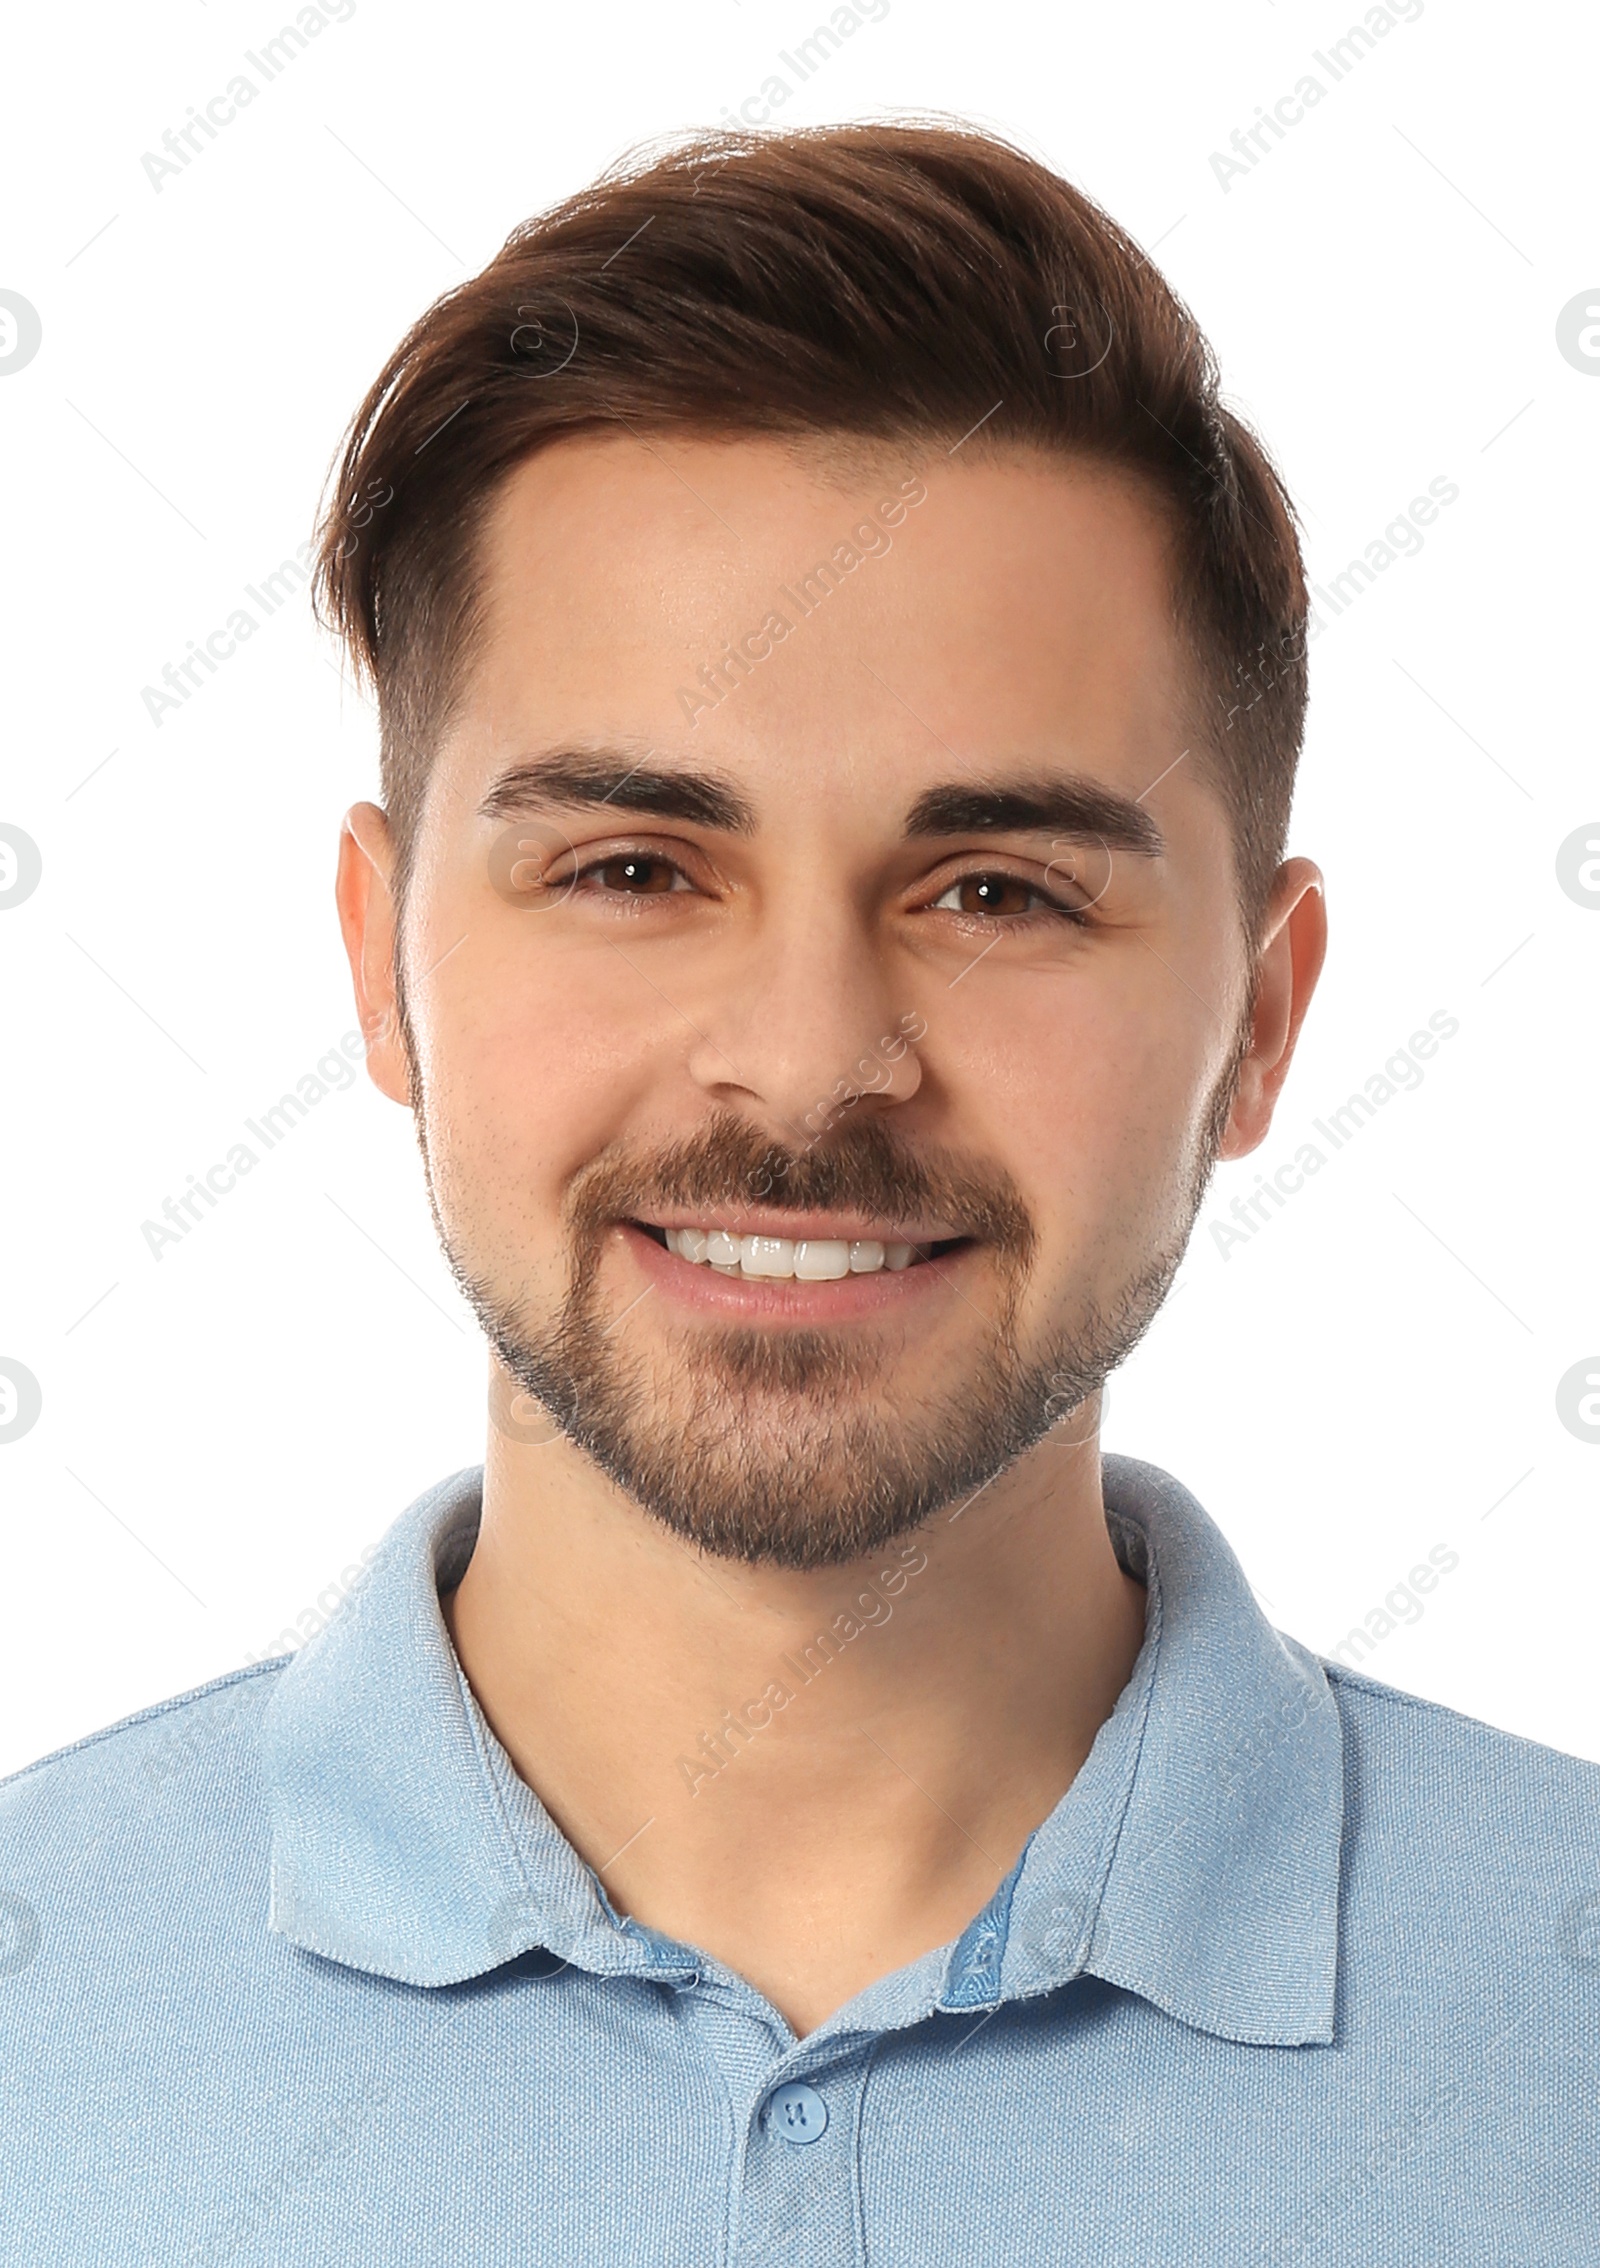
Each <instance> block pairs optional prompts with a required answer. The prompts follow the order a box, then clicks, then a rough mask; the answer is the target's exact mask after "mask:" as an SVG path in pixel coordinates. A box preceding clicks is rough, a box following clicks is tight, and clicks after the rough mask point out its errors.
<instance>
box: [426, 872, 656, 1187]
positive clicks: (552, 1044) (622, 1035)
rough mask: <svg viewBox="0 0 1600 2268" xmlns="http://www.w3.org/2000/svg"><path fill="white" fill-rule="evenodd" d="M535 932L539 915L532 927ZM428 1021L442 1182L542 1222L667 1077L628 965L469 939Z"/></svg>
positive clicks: (432, 985)
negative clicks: (506, 1203)
mask: <svg viewBox="0 0 1600 2268" xmlns="http://www.w3.org/2000/svg"><path fill="white" fill-rule="evenodd" d="M522 918H523V919H524V920H526V921H528V922H530V923H531V922H533V921H536V920H538V919H539V918H541V917H540V916H538V915H527V916H523V917H522ZM426 995H427V997H426V1000H425V1002H424V1003H423V1005H422V1006H421V1008H420V1009H419V1010H415V1011H414V1014H413V1021H414V1023H415V1026H416V1030H417V1040H418V1050H419V1054H420V1055H421V1058H422V1068H423V1079H424V1086H425V1090H426V1093H427V1097H428V1112H429V1123H430V1138H431V1141H432V1144H433V1147H434V1149H435V1151H436V1152H448V1153H449V1154H448V1156H440V1157H439V1158H438V1160H437V1163H438V1167H439V1170H440V1172H441V1174H443V1175H449V1176H450V1177H451V1178H455V1179H457V1180H460V1179H461V1178H462V1176H463V1175H465V1176H466V1177H467V1178H469V1179H470V1181H471V1183H472V1185H473V1187H474V1189H475V1190H476V1189H478V1188H482V1189H483V1190H485V1192H488V1191H492V1190H493V1189H494V1188H495V1187H496V1186H506V1187H510V1188H514V1189H515V1190H516V1191H517V1192H518V1193H519V1201H521V1202H526V1201H527V1200H528V1199H529V1198H531V1199H532V1201H533V1203H534V1206H535V1208H536V1209H537V1210H539V1211H545V1210H548V1209H550V1208H552V1207H554V1206H555V1205H557V1204H558V1203H559V1201H560V1197H561V1193H562V1190H563V1188H564V1186H565V1184H566V1182H567V1181H568V1180H569V1179H570V1177H571V1175H572V1174H573V1173H575V1172H576V1171H577V1170H578V1169H579V1168H580V1167H582V1166H584V1165H586V1164H587V1163H589V1162H590V1160H592V1159H593V1158H594V1156H595V1155H596V1153H597V1152H598V1151H600V1150H601V1149H603V1148H604V1147H605V1146H606V1144H607V1143H608V1142H611V1141H613V1140H614V1139H615V1138H616V1137H617V1134H618V1133H619V1131H620V1130H621V1129H622V1128H623V1127H624V1126H625V1125H626V1123H627V1122H628V1120H629V1119H630V1117H631V1115H632V1114H633V1112H634V1110H635V1109H636V1107H637V1104H638V1101H639V1097H640V1095H641V1093H642V1092H643V1091H644V1090H645V1089H646V1087H647V1085H648V1081H649V1078H650V1076H651V1075H652V1072H653V1071H654V1070H656V1069H658V1068H659V1061H660V1054H661V1049H662V1046H663V1044H664V1042H665V1039H666V1038H667V1037H669V1036H670V1035H664V1034H663V1031H662V1017H663V1013H664V1011H663V1008H662V1004H661V1002H660V1000H659V999H658V998H657V996H656V995H655V994H654V993H653V992H652V991H651V989H650V987H649V986H648V985H646V984H645V983H644V982H643V981H642V980H641V979H639V978H638V977H636V976H635V975H634V973H633V972H632V970H630V969H629V968H628V966H627V964H626V962H624V961H622V960H620V959H619V958H618V956H617V955H615V954H613V953H610V952H603V953H601V954H599V955H596V954H593V953H584V952H569V951H563V950H561V949H560V947H559V946H557V945H555V944H554V941H552V943H551V944H549V945H547V944H545V943H544V942H543V941H542V940H537V939H525V938H523V937H521V936H519V935H517V934H515V933H514V932H513V933H510V934H506V933H504V932H503V930H502V932H501V933H500V934H491V935H490V936H489V937H486V938H482V939H474V938H473V937H471V936H469V937H468V938H467V940H466V942H465V943H464V944H463V945H462V946H461V947H460V949H459V951H457V952H455V953H452V954H451V955H450V956H449V958H448V960H447V961H446V962H444V963H443V964H442V965H441V966H440V968H439V969H438V971H437V973H436V975H435V976H434V977H433V978H432V979H430V980H429V984H428V986H427V987H426Z"/></svg>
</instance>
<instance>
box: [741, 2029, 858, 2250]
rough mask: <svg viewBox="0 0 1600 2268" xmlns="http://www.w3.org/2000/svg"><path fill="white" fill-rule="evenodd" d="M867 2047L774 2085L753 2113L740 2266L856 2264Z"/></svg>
mask: <svg viewBox="0 0 1600 2268" xmlns="http://www.w3.org/2000/svg"><path fill="white" fill-rule="evenodd" d="M869 2052H870V2051H869V2050H868V2049H866V2048H863V2049H860V2050H857V2051H855V2052H853V2053H850V2054H847V2055H844V2056H841V2057H840V2058H839V2059H838V2060H837V2061H835V2062H832V2063H829V2064H827V2065H825V2066H823V2067H821V2068H814V2069H812V2070H811V2071H810V2072H809V2073H808V2075H807V2076H806V2077H805V2078H803V2079H802V2078H793V2079H782V2080H779V2081H778V2082H777V2084H776V2085H774V2086H770V2087H769V2088H768V2089H767V2091H766V2093H765V2094H764V2095H763V2096H762V2097H761V2098H760V2100H759V2101H758V2102H757V2104H756V2106H755V2108H754V2110H753V2111H752V2113H751V2118H750V2127H749V2133H748V2136H747V2141H746V2149H745V2161H744V2184H743V2197H742V2199H741V2205H740V2215H739V2231H738V2238H737V2243H736V2246H735V2249H734V2253H733V2256H732V2258H733V2263H734V2264H735V2268H801V2264H802V2263H803V2264H804V2268H855V2264H856V2262H857V2260H858V2257H859V2247H858V2238H857V2229H858V2223H859V2214H858V2200H857V2194H856V2192H857V2184H858V2167H857V2164H856V2148H855V2132H856V2124H857V2109H858V2105H859V2102H860V2096H861V2088H862V2084H863V2081H864V2079H865V2077H866V2069H867V2063H868V2060H869Z"/></svg>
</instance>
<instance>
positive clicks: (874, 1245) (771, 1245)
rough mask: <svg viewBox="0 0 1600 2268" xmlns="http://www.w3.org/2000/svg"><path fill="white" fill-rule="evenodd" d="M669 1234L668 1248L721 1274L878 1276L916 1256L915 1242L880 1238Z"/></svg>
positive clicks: (819, 1279)
mask: <svg viewBox="0 0 1600 2268" xmlns="http://www.w3.org/2000/svg"><path fill="white" fill-rule="evenodd" d="M666 1239H667V1250H668V1251H669V1252H675V1253H676V1254H677V1255H678V1257H679V1259H680V1260H688V1261H690V1262H692V1263H693V1264H695V1265H699V1264H701V1263H705V1264H706V1265H708V1266H710V1267H712V1268H714V1269H715V1270H716V1272H717V1274H718V1275H719V1276H765V1277H768V1278H771V1279H775V1280H777V1279H784V1278H794V1279H798V1281H800V1282H801V1283H808V1284H826V1283H836V1282H838V1280H839V1279H840V1278H841V1277H843V1276H870V1275H875V1274H876V1273H877V1272H878V1270H879V1269H880V1268H888V1269H891V1270H899V1269H901V1268H909V1267H910V1266H911V1263H912V1262H913V1260H915V1259H916V1258H917V1256H918V1248H917V1247H916V1246H915V1245H914V1244H883V1243H880V1242H879V1241H878V1239H877V1238H876V1237H857V1238H855V1239H854V1240H853V1241H847V1240H846V1239H845V1238H844V1237H835V1236H823V1237H807V1238H791V1237H787V1236H734V1235H733V1234H732V1233H731V1232H730V1231H729V1230H727V1229H697V1228H670V1229H668V1230H667V1231H666ZM923 1256H924V1257H926V1253H924V1255H923Z"/></svg>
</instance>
